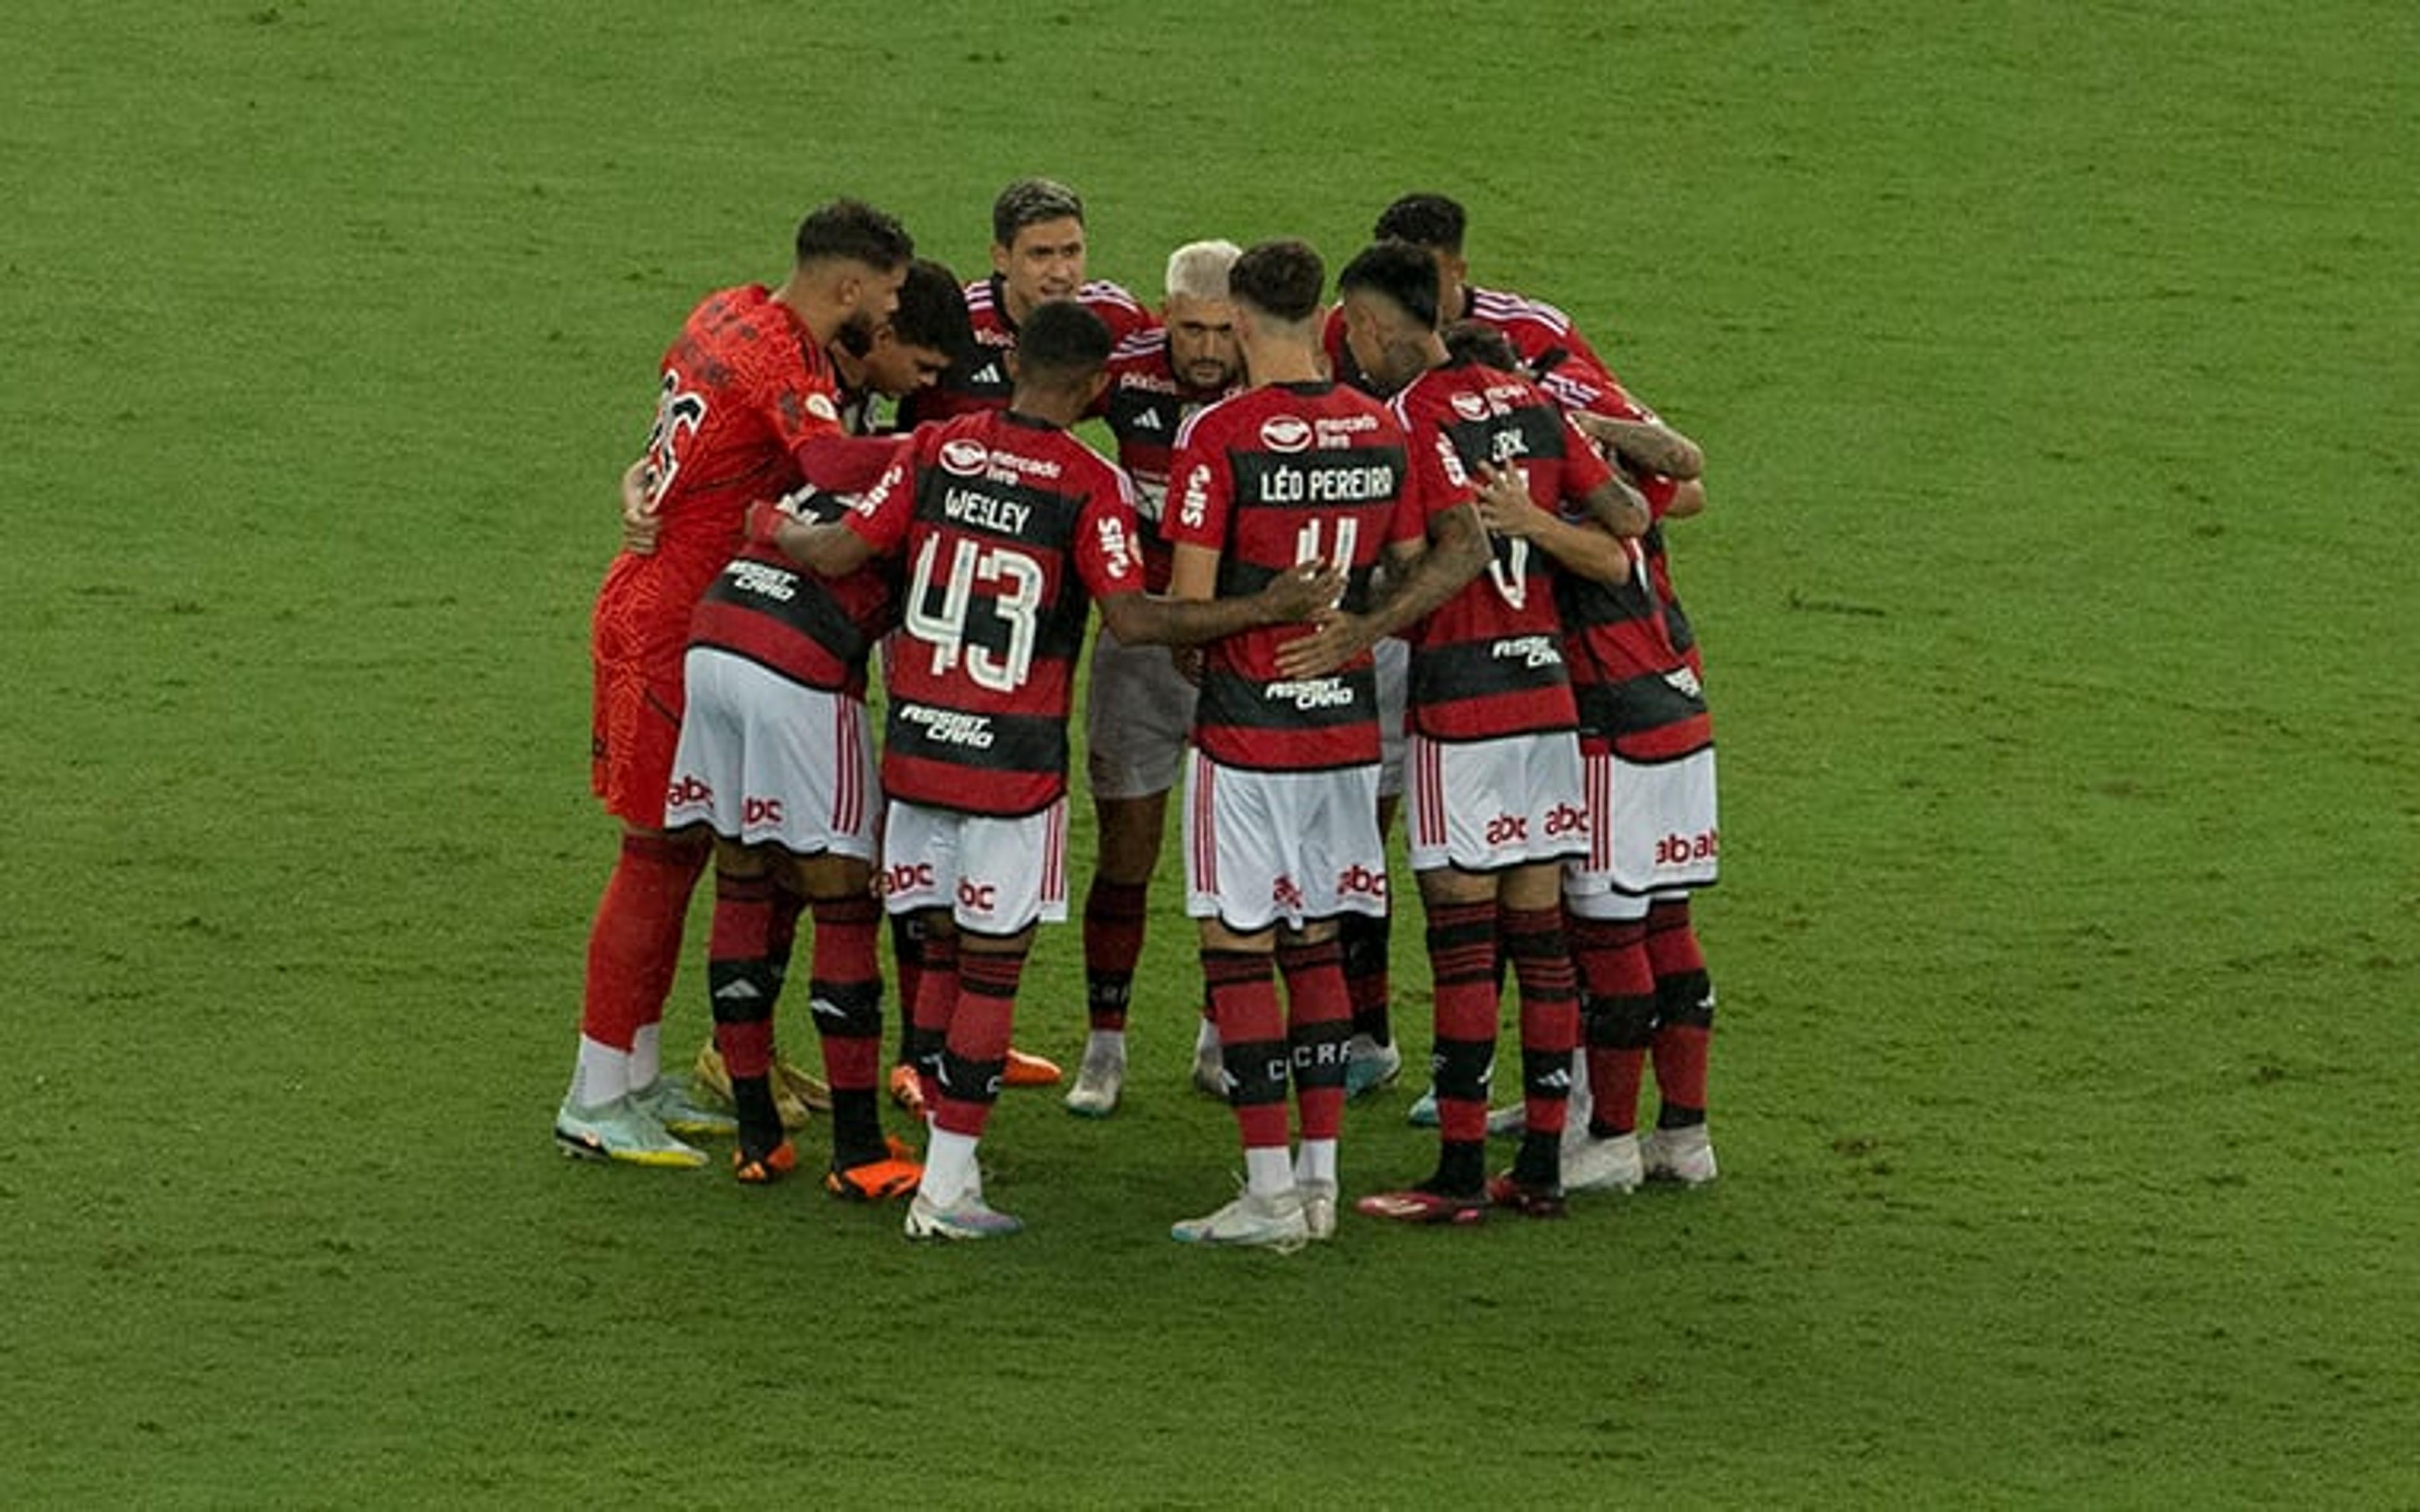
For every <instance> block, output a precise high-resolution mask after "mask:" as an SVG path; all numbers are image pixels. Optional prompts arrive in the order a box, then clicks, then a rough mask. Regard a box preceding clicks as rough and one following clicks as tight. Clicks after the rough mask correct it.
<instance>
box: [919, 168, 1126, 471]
mask: <svg viewBox="0 0 2420 1512" xmlns="http://www.w3.org/2000/svg"><path fill="white" fill-rule="evenodd" d="M1087 250H1088V249H1087V244H1086V241H1085V232H1084V201H1083V198H1082V196H1080V195H1078V193H1076V192H1075V191H1074V190H1072V189H1070V188H1068V187H1067V186H1066V185H1065V184H1063V183H1060V182H1058V181H1057V180H1055V179H1050V178H1019V179H1017V180H1016V182H1015V183H1012V184H1010V185H1009V186H1008V187H1007V188H1005V189H1003V190H1001V192H1000V197H999V198H997V199H995V200H993V201H992V207H991V267H992V272H991V276H990V277H989V278H987V279H983V280H979V281H978V282H975V283H971V284H969V285H967V309H968V312H969V314H970V316H971V318H972V319H973V321H974V333H975V343H976V347H975V350H974V351H973V352H972V353H971V354H970V357H969V359H968V360H967V361H965V362H963V363H959V364H957V365H955V366H954V367H952V368H951V370H950V371H949V373H948V374H946V375H945V376H944V377H943V378H942V379H941V381H940V382H939V384H937V385H935V386H934V387H933V388H932V389H930V390H928V391H926V392H925V393H920V394H918V395H917V396H916V399H915V401H914V402H913V403H912V404H910V405H908V406H907V410H906V416H907V424H922V423H923V422H924V421H927V420H939V419H944V418H946V417H948V416H951V415H960V414H965V413H966V412H968V411H969V410H973V409H1004V408H1006V407H1007V405H1008V402H1009V393H1010V388H1011V381H1012V380H1011V378H1010V375H1009V371H1008V364H1007V357H1008V354H1009V353H1010V352H1013V351H1015V350H1016V343H1017V338H1018V333H1019V332H1020V331H1021V329H1022V328H1023V325H1024V322H1025V320H1026V319H1027V317H1029V316H1031V315H1032V313H1033V311H1034V308H1035V307H1036V306H1038V305H1040V304H1041V303H1042V302H1043V301H1046V300H1076V301H1079V302H1081V303H1082V304H1083V306H1084V307H1085V308H1086V309H1088V310H1090V311H1092V312H1093V313H1094V315H1096V316H1100V317H1101V319H1102V320H1103V321H1104V322H1106V323H1107V324H1108V326H1109V334H1110V336H1111V338H1112V340H1113V341H1124V340H1125V338H1126V337H1128V336H1131V335H1133V334H1135V333H1136V332H1140V331H1144V330H1148V329H1149V328H1150V327H1151V326H1152V325H1153V324H1154V322H1153V319H1152V316H1151V313H1150V312H1149V311H1147V310H1145V309H1144V308H1143V307H1142V305H1141V303H1140V301H1137V300H1136V299H1135V297H1134V296H1133V295H1131V294H1129V293H1127V292H1126V291H1125V289H1124V288H1122V287H1120V286H1119V285H1116V284H1113V283H1111V282H1110V281H1109V280H1108V279H1105V278H1094V279H1088V278H1086V277H1085V276H1084V259H1085V255H1086V252H1087Z"/></svg>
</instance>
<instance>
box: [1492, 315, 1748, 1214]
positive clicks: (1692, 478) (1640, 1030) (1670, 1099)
mask: <svg viewBox="0 0 2420 1512" xmlns="http://www.w3.org/2000/svg"><path fill="white" fill-rule="evenodd" d="M1491 341H1492V343H1493V344H1494V345H1495V347H1497V348H1498V350H1497V353H1496V354H1495V360H1497V361H1505V360H1515V359H1513V356H1512V344H1511V342H1510V341H1509V340H1508V339H1507V338H1506V337H1505V336H1504V335H1503V334H1502V332H1498V331H1497V330H1495V329H1494V328H1492V327H1485V326H1480V325H1478V324H1477V323H1476V322H1466V323H1465V324H1464V326H1462V327H1458V328H1456V329H1455V330H1454V331H1450V332H1448V342H1449V345H1454V344H1456V343H1459V344H1461V345H1463V346H1465V347H1472V348H1476V347H1480V346H1481V345H1484V344H1486V343H1489V342H1491ZM1557 395H1558V397H1559V398H1560V399H1561V400H1562V401H1563V402H1564V403H1566V404H1570V405H1574V406H1575V407H1576V408H1575V409H1572V411H1571V415H1572V419H1573V422H1574V423H1575V424H1577V425H1578V426H1579V427H1580V428H1581V430H1582V431H1584V432H1585V433H1587V434H1588V435H1590V437H1592V438H1594V439H1595V440H1596V441H1597V442H1598V443H1599V444H1600V445H1601V446H1603V447H1604V448H1605V449H1606V455H1608V456H1610V457H1611V458H1612V459H1613V460H1614V461H1615V462H1616V463H1617V464H1618V465H1620V466H1621V468H1622V470H1623V471H1625V472H1627V473H1628V474H1629V475H1630V476H1632V477H1633V478H1635V479H1636V480H1637V488H1638V491H1639V493H1640V495H1641V496H1642V498H1643V499H1644V501H1646V503H1647V506H1648V509H1649V512H1650V513H1651V514H1652V516H1653V517H1654V521H1655V523H1654V524H1652V525H1651V526H1650V527H1649V528H1648V531H1647V533H1646V534H1645V535H1643V536H1641V537H1639V540H1638V546H1639V549H1640V553H1641V557H1642V559H1643V563H1644V565H1645V568H1646V576H1647V586H1648V589H1649V591H1650V592H1651V593H1652V595H1653V599H1654V604H1655V611H1656V614H1657V617H1658V618H1659V619H1660V620H1661V621H1662V626H1663V630H1664V634H1665V638H1666V639H1667V640H1668V641H1669V642H1670V645H1671V649H1672V650H1673V651H1674V652H1676V653H1677V654H1678V655H1679V656H1680V657H1681V659H1682V660H1683V663H1685V665H1686V668H1687V671H1688V674H1689V675H1690V676H1691V677H1692V678H1696V679H1699V682H1700V687H1699V692H1698V695H1697V696H1699V697H1700V698H1702V696H1703V688H1702V679H1703V676H1704V666H1703V663H1702V662H1701V660H1700V658H1699V650H1698V643H1697V638H1696V635H1695V633H1694V631H1693V629H1692V627H1691V625H1690V624H1689V620H1688V617H1687V615H1686V614H1685V613H1683V610H1682V608H1681V603H1680V599H1679V598H1678V596H1677V595H1676V594H1674V592H1673V589H1672V579H1671V568H1670V563H1669V559H1668V555H1667V552H1666V550H1665V546H1664V532H1663V522H1664V521H1665V520H1667V519H1680V518H1685V517H1689V516H1692V515H1696V514H1698V513H1699V512H1700V511H1702V510H1703V509H1704V508H1705V502H1706V494H1705V486H1704V482H1703V478H1702V470H1703V467H1704V457H1703V455H1702V454H1701V453H1700V452H1699V449H1698V447H1697V445H1696V443H1695V442H1693V441H1691V440H1689V439H1688V438H1687V437H1685V436H1683V435H1681V434H1680V433H1679V432H1678V431H1675V430H1673V429H1672V428H1671V427H1670V426H1668V425H1667V424H1664V422H1663V421H1662V419H1661V418H1660V417H1658V416H1657V415H1656V414H1655V412H1654V411H1653V410H1652V409H1648V408H1647V407H1646V406H1645V405H1644V404H1642V403H1640V402H1639V401H1637V399H1635V398H1633V397H1632V396H1631V395H1630V394H1629V393H1626V392H1625V391H1624V390H1623V389H1622V387H1621V383H1620V382H1619V381H1618V380H1616V379H1615V378H1612V377H1611V376H1610V375H1609V374H1589V373H1586V372H1585V371H1584V370H1582V369H1579V368H1577V367H1573V366H1566V367H1564V368H1562V369H1561V370H1560V372H1559V384H1558V388H1557ZM1632 643H1634V644H1635V643H1636V642H1635V641H1634V642H1632ZM1676 833H1677V832H1676ZM1707 833H1708V834H1709V835H1712V834H1713V833H1714V831H1713V830H1712V829H1711V828H1710V829H1709V830H1708V831H1707ZM1710 843H1711V842H1710ZM1576 933H1577V934H1578V936H1579V938H1580V939H1581V941H1582V942H1583V944H1584V946H1585V949H1583V950H1582V952H1581V954H1582V956H1583V958H1584V959H1585V960H1586V962H1588V963H1589V964H1588V965H1587V966H1586V967H1585V968H1584V975H1585V974H1588V973H1589V972H1593V974H1594V975H1595V977H1596V978H1597V979H1598V980H1600V981H1605V982H1609V983H1611V984H1612V986H1610V987H1609V988H1608V990H1607V997H1608V999H1609V1000H1611V1001H1613V1002H1617V1003H1619V1004H1620V1005H1621V1006H1620V1007H1619V1008H1618V1009H1610V1010H1608V1011H1606V1015H1605V1016H1606V1018H1607V1020H1608V1022H1609V1023H1610V1025H1611V1027H1608V1028H1606V1029H1605V1030H1604V1031H1603V1032H1605V1033H1606V1034H1608V1035H1611V1036H1613V1038H1614V1042H1612V1043H1610V1044H1609V1045H1608V1046H1607V1047H1606V1049H1604V1050H1602V1051H1599V1052H1595V1053H1594V1054H1595V1055H1596V1057H1597V1058H1598V1059H1600V1060H1602V1061H1604V1062H1606V1063H1607V1064H1609V1065H1611V1066H1612V1067H1613V1068H1614V1072H1613V1081H1612V1086H1613V1088H1614V1095H1615V1097H1616V1103H1615V1104H1614V1108H1613V1110H1612V1112H1613V1117H1612V1118H1611V1119H1609V1120H1604V1126H1605V1127H1608V1128H1614V1129H1615V1131H1616V1132H1615V1134H1614V1135H1613V1136H1612V1137H1609V1138H1605V1139H1594V1138H1592V1137H1591V1136H1590V1134H1588V1133H1587V1131H1588V1129H1589V1127H1590V1124H1592V1123H1597V1122H1599V1121H1600V1120H1597V1119H1595V1118H1594V1109H1593V1107H1592V1103H1591V1097H1590V1093H1591V1090H1592V1088H1591V1080H1592V1078H1589V1077H1585V1076H1584V1077H1583V1078H1582V1079H1581V1080H1580V1081H1579V1082H1578V1084H1577V1086H1576V1087H1575V1097H1574V1100H1573V1106H1572V1108H1571V1110H1570V1115H1569V1118H1570V1119H1576V1120H1577V1122H1576V1124H1574V1123H1573V1122H1571V1121H1568V1120H1567V1124H1566V1144H1565V1148H1566V1149H1568V1150H1571V1151H1572V1155H1571V1159H1570V1164H1571V1165H1572V1180H1571V1181H1570V1182H1569V1184H1571V1185H1572V1186H1574V1187H1575V1188H1576V1189H1581V1190H1614V1191H1621V1190H1627V1189H1629V1188H1631V1187H1635V1186H1637V1184H1638V1182H1639V1181H1640V1180H1642V1179H1647V1178H1652V1179H1655V1180H1673V1181H1680V1182H1683V1183H1684V1184H1688V1185H1699V1184H1702V1183H1704V1182H1706V1181H1709V1180H1713V1179H1714V1175H1715V1165H1714V1147H1713V1144H1712V1143H1711V1141H1710V1140H1709V1139H1708V1138H1707V1137H1706V1134H1705V1128H1704V1125H1705V1108H1706V1064H1707V1055H1706V1052H1707V1049H1708V1046H1709V1043H1710V1041H1711V1039H1712V1036H1713V1031H1714V983H1713V980H1712V978H1711V977H1710V976H1709V975H1708V974H1707V970H1706V958H1705V952H1704V950H1703V949H1702V948H1701V947H1700V946H1699V943H1698V935H1697V931H1696V929H1695V928H1694V926H1693V924H1692V921H1691V918H1690V910H1689V889H1688V888H1687V887H1675V888H1672V889H1669V890H1666V891H1662V892H1659V893H1657V894H1655V895H1654V896H1653V897H1652V899H1651V900H1650V901H1649V903H1648V905H1647V917H1646V919H1645V922H1644V927H1643V932H1642V930H1641V929H1640V928H1638V927H1636V926H1635V923H1634V921H1632V920H1629V919H1627V918H1621V919H1611V918H1606V919H1591V920H1584V921H1581V922H1580V923H1579V924H1578V925H1577V930H1576ZM1642 933H1643V938H1642V937H1641V936H1642ZM1642 972H1643V973H1644V974H1645V975H1646V976H1647V977H1648V978H1649V979H1651V980H1652V997H1653V1005H1652V1011H1644V1010H1643V1009H1642V1000H1643V999H1644V998H1645V997H1646V996H1647V995H1649V994H1646V993H1641V992H1640V991H1639V990H1638V988H1637V982H1638V980H1639V977H1640V975H1641V973H1642ZM1651 1057H1652V1063H1653V1066H1654V1069H1655V1079H1656V1088H1657V1091H1658V1092H1659V1094H1661V1096H1660V1106H1659V1108H1658V1110H1657V1115H1656V1121H1657V1127H1656V1129H1655V1130H1654V1131H1653V1132H1652V1133H1650V1134H1648V1135H1646V1136H1645V1137H1644V1138H1637V1137H1633V1136H1632V1135H1631V1134H1630V1133H1629V1130H1630V1123H1629V1122H1628V1121H1625V1120H1629V1119H1635V1118H1636V1110H1637V1088H1638V1086H1639V1083H1640V1080H1641V1069H1640V1061H1641V1060H1642V1059H1646V1058H1651ZM1506 1113H1507V1114H1509V1115H1511V1116H1512V1117H1518V1115H1519V1110H1518V1109H1508V1110H1506ZM1499 1120H1501V1121H1503V1122H1509V1121H1510V1119H1507V1118H1505V1116H1504V1115H1498V1116H1497V1117H1496V1118H1491V1119H1490V1120H1489V1123H1490V1128H1491V1130H1493V1129H1494V1128H1496V1127H1497V1126H1498V1123H1499Z"/></svg>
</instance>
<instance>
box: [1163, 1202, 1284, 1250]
mask: <svg viewBox="0 0 2420 1512" xmlns="http://www.w3.org/2000/svg"><path fill="white" fill-rule="evenodd" d="M1168 1237H1169V1238H1171V1239H1173V1240H1174V1241H1176V1242H1178V1243H1180V1244H1224V1245H1229V1246H1232V1247H1234V1248H1239V1249H1240V1248H1252V1249H1270V1250H1275V1251H1277V1252H1278V1253H1279V1254H1280V1255H1291V1254H1293V1253H1294V1252H1295V1250H1298V1249H1300V1248H1302V1246H1303V1245H1304V1244H1305V1243H1307V1242H1309V1241H1310V1239H1311V1222H1310V1216H1309V1214H1308V1213H1307V1212H1306V1211H1304V1209H1303V1202H1302V1194H1301V1193H1300V1192H1298V1191H1295V1190H1294V1189H1292V1188H1289V1189H1288V1190H1286V1191H1283V1192H1280V1193H1278V1194H1277V1195H1276V1196H1262V1195H1260V1194H1258V1193H1254V1192H1249V1191H1247V1192H1245V1193H1244V1194H1243V1195H1241V1196H1238V1197H1236V1198H1235V1200H1234V1201H1233V1202H1230V1203H1228V1204H1227V1205H1226V1206H1225V1207H1223V1208H1221V1209H1219V1210H1218V1211H1217V1212H1214V1213H1212V1214H1210V1215H1209V1216H1208V1217H1206V1218H1187V1219H1186V1220H1185V1221H1184V1222H1182V1223H1177V1224H1172V1225H1171V1226H1170V1227H1169V1230H1168Z"/></svg>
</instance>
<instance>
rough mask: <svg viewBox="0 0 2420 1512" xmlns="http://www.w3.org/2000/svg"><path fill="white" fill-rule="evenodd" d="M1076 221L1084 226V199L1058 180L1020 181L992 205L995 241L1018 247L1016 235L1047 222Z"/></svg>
mask: <svg viewBox="0 0 2420 1512" xmlns="http://www.w3.org/2000/svg"><path fill="white" fill-rule="evenodd" d="M1071 217H1072V218H1073V219H1074V220H1075V222H1076V224H1078V225H1081V224H1084V197H1083V196H1082V195H1081V194H1078V193H1076V192H1075V191H1074V190H1072V189H1070V188H1068V187H1067V186H1066V185H1065V184H1063V183H1061V182H1060V181H1059V180H1057V179H1056V178H1020V179H1018V180H1017V181H1016V182H1015V183H1013V184H1011V185H1009V186H1008V187H1007V188H1006V189H1003V190H1001V192H1000V198H998V199H996V200H993V201H992V202H991V239H992V240H993V242H995V243H996V244H998V245H1000V246H1003V247H1007V246H1014V245H1015V244H1016V234H1017V233H1018V232H1019V231H1022V230H1024V229H1025V228H1026V227H1027V226H1029V225H1039V224H1042V223H1043V222H1045V221H1064V220H1067V219H1069V218H1071Z"/></svg>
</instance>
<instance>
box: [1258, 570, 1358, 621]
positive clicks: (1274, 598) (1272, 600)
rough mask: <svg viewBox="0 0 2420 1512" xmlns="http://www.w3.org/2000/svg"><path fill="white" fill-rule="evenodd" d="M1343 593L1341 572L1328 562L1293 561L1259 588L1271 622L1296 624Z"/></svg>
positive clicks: (1333, 606) (1337, 598)
mask: <svg viewBox="0 0 2420 1512" xmlns="http://www.w3.org/2000/svg"><path fill="white" fill-rule="evenodd" d="M1343 596H1344V574H1343V572H1342V570H1340V569H1339V568H1338V567H1337V565H1336V564H1335V563H1332V562H1297V563H1295V564H1294V565H1293V566H1291V567H1288V568H1287V569H1286V570H1285V571H1283V572H1281V573H1280V574H1278V575H1277V576H1276V577H1275V578H1272V579H1269V581H1268V584H1267V586H1265V587H1264V588H1263V589H1262V590H1261V601H1262V603H1263V604H1264V606H1265V607H1266V608H1267V609H1268V611H1269V621H1270V623H1271V624H1273V625H1297V624H1300V623H1301V622H1303V621H1305V620H1309V619H1311V617H1312V616H1314V615H1316V614H1318V613H1319V612H1320V611H1321V610H1322V609H1334V608H1335V607H1336V603H1337V601H1338V600H1339V599H1341V598H1342V597H1343Z"/></svg>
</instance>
